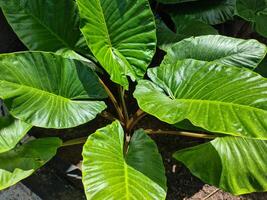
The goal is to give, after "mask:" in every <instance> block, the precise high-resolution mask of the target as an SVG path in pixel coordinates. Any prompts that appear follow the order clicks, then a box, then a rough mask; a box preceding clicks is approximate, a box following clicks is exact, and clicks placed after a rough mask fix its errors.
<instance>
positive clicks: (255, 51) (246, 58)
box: [163, 35, 267, 69]
mask: <svg viewBox="0 0 267 200" xmlns="http://www.w3.org/2000/svg"><path fill="white" fill-rule="evenodd" d="M266 52H267V48H266V46H265V45H264V44H261V43H259V42H258V41H257V40H243V39H236V38H231V37H226V36H221V35H208V36H199V37H192V38H188V39H184V40H182V41H181V42H178V43H176V44H174V45H173V46H172V48H170V49H169V50H168V51H167V55H166V56H165V58H164V60H163V63H165V64H175V63H176V61H177V60H183V59H188V58H192V59H196V60H203V61H210V62H211V61H213V62H216V63H221V64H224V65H229V66H237V67H247V68H252V69H254V68H255V67H257V66H258V64H259V63H260V62H261V61H262V59H263V58H264V57H265V55H266Z"/></svg>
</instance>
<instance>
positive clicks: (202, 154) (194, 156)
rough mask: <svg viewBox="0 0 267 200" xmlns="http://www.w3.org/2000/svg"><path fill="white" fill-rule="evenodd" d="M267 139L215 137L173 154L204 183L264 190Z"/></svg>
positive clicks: (231, 189)
mask: <svg viewBox="0 0 267 200" xmlns="http://www.w3.org/2000/svg"><path fill="white" fill-rule="evenodd" d="M266 151H267V141H261V140H254V139H244V138H238V137H222V138H217V139H215V140H213V141H211V142H208V143H206V144H202V145H199V146H196V147H193V148H188V149H184V150H181V151H178V152H176V153H175V154H174V157H175V158H176V159H177V160H179V161H182V162H183V163H184V164H185V165H186V166H187V167H188V168H189V169H190V171H191V172H192V173H193V174H194V175H195V176H197V177H199V178H200V179H201V180H203V181H204V182H206V183H209V184H212V185H215V186H217V187H220V188H221V189H223V190H225V191H228V192H231V193H233V194H235V195H240V194H245V193H251V192H256V191H258V192H259V191H267V154H266Z"/></svg>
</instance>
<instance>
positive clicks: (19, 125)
mask: <svg viewBox="0 0 267 200" xmlns="http://www.w3.org/2000/svg"><path fill="white" fill-rule="evenodd" d="M31 127H32V126H31V125H29V124H27V123H25V122H22V121H20V120H18V119H14V118H13V117H11V116H6V117H0V153H3V152H6V151H9V150H10V149H13V148H14V147H15V146H16V144H17V143H18V142H19V141H20V140H21V139H22V138H23V137H24V136H25V135H26V134H27V132H28V131H29V130H30V128H31Z"/></svg>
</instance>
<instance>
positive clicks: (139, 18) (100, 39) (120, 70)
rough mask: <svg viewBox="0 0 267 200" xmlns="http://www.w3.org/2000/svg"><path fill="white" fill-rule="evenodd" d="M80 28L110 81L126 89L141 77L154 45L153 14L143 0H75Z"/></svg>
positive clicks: (146, 2)
mask: <svg viewBox="0 0 267 200" xmlns="http://www.w3.org/2000/svg"><path fill="white" fill-rule="evenodd" d="M77 2H78V6H79V10H80V17H81V30H82V33H83V35H84V36H85V38H86V41H87V43H88V46H89V47H90V49H91V51H92V53H93V54H94V56H95V57H96V58H97V59H98V61H99V62H100V64H101V65H102V66H103V67H104V68H105V70H106V71H107V72H108V73H109V74H110V76H111V80H112V81H114V82H116V83H118V84H120V85H122V86H124V87H125V88H128V80H127V76H130V77H131V79H132V80H136V79H140V78H142V77H143V76H144V74H145V72H146V68H147V67H148V64H149V63H150V61H151V59H152V57H153V55H154V52H155V47H156V28H155V22H154V16H153V14H152V11H151V10H150V7H149V3H148V1H147V0H139V1H130V0H121V1H113V0H78V1H77Z"/></svg>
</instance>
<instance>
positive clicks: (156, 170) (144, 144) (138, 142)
mask: <svg viewBox="0 0 267 200" xmlns="http://www.w3.org/2000/svg"><path fill="white" fill-rule="evenodd" d="M125 159H126V162H127V164H128V165H130V166H131V167H133V168H134V169H136V170H138V171H139V172H142V173H143V174H144V175H146V176H147V177H148V178H150V179H151V180H152V181H154V182H155V183H157V184H158V185H160V186H161V187H162V188H163V189H164V190H165V191H167V187H166V183H167V180H166V176H165V169H164V165H163V162H162V159H161V156H160V154H159V152H158V147H157V145H156V144H155V142H154V141H153V140H152V139H151V138H150V137H149V136H148V135H147V134H146V133H145V132H144V130H142V129H139V130H137V131H135V132H134V134H133V136H132V138H131V142H130V145H129V149H128V151H127V155H126V158H125Z"/></svg>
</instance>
